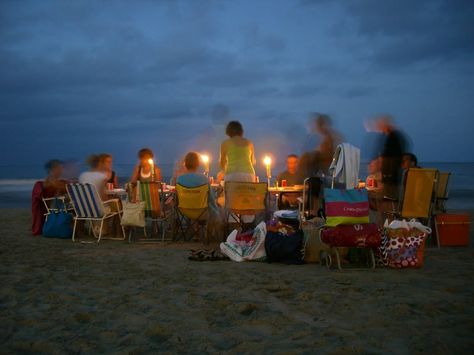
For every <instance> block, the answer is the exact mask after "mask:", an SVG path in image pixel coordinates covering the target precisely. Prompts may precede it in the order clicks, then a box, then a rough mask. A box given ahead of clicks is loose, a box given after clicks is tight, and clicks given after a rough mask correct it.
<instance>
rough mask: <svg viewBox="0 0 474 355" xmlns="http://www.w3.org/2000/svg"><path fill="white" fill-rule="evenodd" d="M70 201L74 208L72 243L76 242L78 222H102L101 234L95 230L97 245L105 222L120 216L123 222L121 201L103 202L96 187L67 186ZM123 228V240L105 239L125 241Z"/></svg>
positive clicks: (76, 184)
mask: <svg viewBox="0 0 474 355" xmlns="http://www.w3.org/2000/svg"><path fill="white" fill-rule="evenodd" d="M66 188H67V193H68V195H69V199H70V200H71V202H72V206H73V208H74V212H75V216H74V229H73V233H72V241H73V242H74V241H75V234H76V226H77V221H89V222H91V223H92V222H94V221H95V222H100V229H99V234H98V235H96V233H95V231H94V229H92V230H93V232H94V237H96V238H97V244H98V243H99V242H100V239H101V238H102V229H103V228H102V227H103V226H104V221H105V220H107V219H109V218H112V217H114V216H117V215H118V216H119V219H120V220H121V212H122V211H121V208H120V204H119V199H117V198H115V199H110V200H107V201H102V199H101V198H100V196H99V194H98V192H97V189H96V187H95V185H92V184H79V183H74V184H68V185H66ZM121 228H122V234H123V238H104V239H114V240H124V239H125V231H124V229H123V227H121Z"/></svg>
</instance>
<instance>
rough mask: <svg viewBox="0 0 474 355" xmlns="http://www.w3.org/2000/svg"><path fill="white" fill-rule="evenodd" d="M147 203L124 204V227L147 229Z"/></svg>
mask: <svg viewBox="0 0 474 355" xmlns="http://www.w3.org/2000/svg"><path fill="white" fill-rule="evenodd" d="M145 225H146V222H145V201H138V202H123V214H122V226H130V227H142V228H143V227H145Z"/></svg>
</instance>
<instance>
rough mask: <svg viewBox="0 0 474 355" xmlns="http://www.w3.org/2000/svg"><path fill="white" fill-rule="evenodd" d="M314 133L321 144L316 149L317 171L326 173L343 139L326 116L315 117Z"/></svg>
mask: <svg viewBox="0 0 474 355" xmlns="http://www.w3.org/2000/svg"><path fill="white" fill-rule="evenodd" d="M316 131H317V132H318V134H319V135H320V136H321V143H320V144H319V146H318V147H317V148H316V151H317V152H319V157H318V163H319V164H320V166H319V169H320V170H321V171H322V172H324V173H326V172H327V171H328V169H329V166H330V165H331V162H332V158H333V156H334V152H335V151H336V147H337V146H338V144H340V143H342V141H343V139H344V138H343V137H342V135H341V134H340V133H339V132H337V131H336V130H335V129H334V128H333V127H332V120H331V117H329V116H328V115H324V114H319V115H318V117H316Z"/></svg>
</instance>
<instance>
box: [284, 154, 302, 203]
mask: <svg viewBox="0 0 474 355" xmlns="http://www.w3.org/2000/svg"><path fill="white" fill-rule="evenodd" d="M298 162H299V161H298V156H297V155H295V154H290V155H288V157H287V158H286V170H285V171H284V172H282V173H280V174H279V175H278V177H277V181H278V185H279V186H282V181H283V180H286V186H295V185H302V184H303V182H304V177H303V175H302V174H301V173H300V171H299V170H298ZM300 196H301V193H299V192H285V193H281V196H280V200H279V203H278V208H279V209H287V208H295V207H298V197H300Z"/></svg>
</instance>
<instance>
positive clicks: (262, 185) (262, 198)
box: [224, 181, 268, 235]
mask: <svg viewBox="0 0 474 355" xmlns="http://www.w3.org/2000/svg"><path fill="white" fill-rule="evenodd" d="M224 195H225V207H224V211H225V226H226V230H225V235H227V234H228V232H229V223H232V222H230V221H229V219H232V220H233V222H234V223H237V224H238V225H239V227H240V228H242V229H243V230H245V229H246V228H245V227H247V225H248V224H251V225H252V226H254V225H256V224H257V223H256V222H257V217H258V216H259V215H262V214H263V215H264V214H265V212H266V211H267V199H268V184H267V183H266V182H256V183H254V182H233V181H228V182H226V183H225V184H224ZM247 216H248V217H247ZM250 216H254V219H253V222H252V223H247V222H245V219H246V218H249V217H250Z"/></svg>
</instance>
